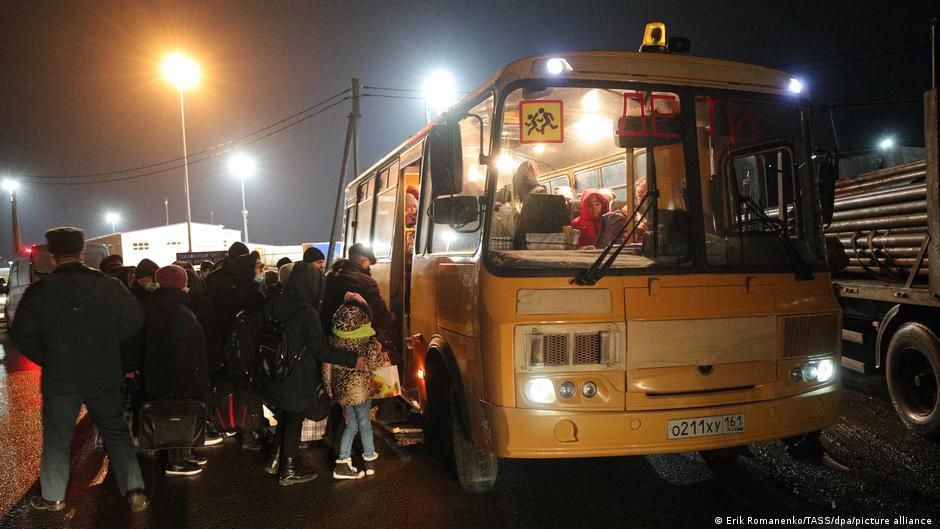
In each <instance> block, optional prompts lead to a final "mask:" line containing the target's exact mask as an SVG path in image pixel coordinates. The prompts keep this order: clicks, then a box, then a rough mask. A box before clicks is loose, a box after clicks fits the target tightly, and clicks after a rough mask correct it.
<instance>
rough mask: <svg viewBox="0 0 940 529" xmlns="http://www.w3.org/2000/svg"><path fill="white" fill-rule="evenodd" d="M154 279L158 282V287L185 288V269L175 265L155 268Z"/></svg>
mask: <svg viewBox="0 0 940 529" xmlns="http://www.w3.org/2000/svg"><path fill="white" fill-rule="evenodd" d="M153 278H154V279H156V280H157V283H160V288H178V289H180V290H182V289H184V288H186V270H183V267H181V266H176V265H168V266H164V267H163V268H161V269H159V270H157V273H156V274H154V277H153Z"/></svg>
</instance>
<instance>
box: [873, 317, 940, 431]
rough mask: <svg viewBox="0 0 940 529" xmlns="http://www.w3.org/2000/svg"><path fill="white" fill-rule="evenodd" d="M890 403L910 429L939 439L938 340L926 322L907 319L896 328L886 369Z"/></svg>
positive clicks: (939, 356)
mask: <svg viewBox="0 0 940 529" xmlns="http://www.w3.org/2000/svg"><path fill="white" fill-rule="evenodd" d="M885 376H886V378H887V382H888V393H889V394H890V395H891V403H892V404H893V405H894V409H895V411H896V412H897V413H898V416H899V417H900V418H901V421H902V422H903V423H904V424H905V426H907V427H908V428H909V429H910V430H912V431H913V432H915V433H916V434H918V435H920V436H921V437H924V438H927V439H933V440H937V439H940V398H938V392H937V389H938V381H940V340H938V339H937V335H936V334H934V332H933V331H932V330H930V329H929V328H928V327H927V326H926V325H924V324H922V323H919V322H914V321H912V322H907V323H905V324H903V325H901V326H900V327H898V330H897V331H895V333H894V335H893V336H892V337H891V342H890V345H889V346H888V355H887V362H886V368H885Z"/></svg>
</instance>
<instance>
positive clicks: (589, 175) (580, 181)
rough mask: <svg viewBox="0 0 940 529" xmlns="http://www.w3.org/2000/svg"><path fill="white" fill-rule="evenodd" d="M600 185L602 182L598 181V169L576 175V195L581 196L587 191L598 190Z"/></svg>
mask: <svg viewBox="0 0 940 529" xmlns="http://www.w3.org/2000/svg"><path fill="white" fill-rule="evenodd" d="M599 184H600V182H598V180H597V169H587V170H585V171H578V172H576V173H575V174H574V190H575V192H576V193H575V194H578V195H580V194H581V193H583V192H584V190H585V189H597V188H598V187H600V185H599Z"/></svg>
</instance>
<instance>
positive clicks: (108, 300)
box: [11, 228, 149, 512]
mask: <svg viewBox="0 0 940 529" xmlns="http://www.w3.org/2000/svg"><path fill="white" fill-rule="evenodd" d="M46 241H47V243H48V248H49V253H50V254H52V259H53V261H54V262H55V264H56V265H57V266H56V269H55V271H54V272H53V273H51V274H49V275H48V276H46V277H44V278H43V279H42V280H41V281H39V282H38V283H35V284H34V285H32V286H31V287H29V289H27V291H26V294H25V295H24V296H23V300H22V301H21V302H20V305H19V308H18V310H17V311H16V319H15V320H14V322H13V328H12V329H11V336H12V338H13V342H14V343H15V344H16V346H17V348H18V349H19V350H20V352H21V353H23V355H24V356H26V357H27V358H29V359H30V360H32V361H33V362H35V363H37V364H39V365H40V366H42V383H41V389H42V395H43V403H42V429H43V452H42V459H41V462H40V483H41V485H42V495H41V496H36V497H34V498H32V499H31V500H30V505H31V506H32V507H33V508H35V509H39V510H48V511H60V510H62V509H64V508H65V492H66V486H67V484H68V480H69V450H70V445H71V442H72V434H73V433H74V432H75V419H76V417H78V413H79V409H80V408H81V406H82V404H84V405H85V407H86V408H87V409H88V413H89V415H90V416H91V419H92V421H93V422H94V423H95V427H96V428H97V429H98V433H99V434H100V435H101V437H102V438H104V442H105V447H106V449H107V451H108V455H109V456H110V459H111V466H112V468H113V469H114V473H115V477H116V478H117V483H118V487H119V488H120V490H121V493H122V494H125V495H126V496H127V498H128V501H129V503H130V506H131V510H132V511H134V512H140V511H144V510H146V509H147V508H148V506H149V501H148V500H147V496H146V495H145V494H144V492H143V489H144V480H143V477H142V476H141V473H140V466H139V465H138V463H137V454H136V453H135V451H134V446H133V444H131V438H130V435H129V433H128V430H127V424H126V423H125V422H124V417H123V413H124V408H123V400H122V397H121V384H122V382H123V380H124V373H123V372H122V370H121V357H120V345H121V342H123V341H125V340H127V339H129V338H130V337H131V336H133V335H134V333H136V332H137V330H138V329H139V328H140V326H141V324H142V323H143V314H142V313H141V310H140V307H139V305H138V303H137V302H136V301H135V300H134V297H133V296H131V294H130V293H128V291H127V289H125V288H124V287H123V286H121V284H120V282H118V280H116V279H114V278H112V277H108V276H106V275H104V274H103V273H101V272H100V271H98V270H95V269H93V268H89V267H87V266H85V265H84V264H83V263H82V259H83V255H82V254H83V252H84V247H85V234H84V233H83V232H82V231H81V230H80V229H77V228H56V229H52V230H49V231H48V232H46Z"/></svg>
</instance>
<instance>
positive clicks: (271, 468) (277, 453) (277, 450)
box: [264, 443, 281, 475]
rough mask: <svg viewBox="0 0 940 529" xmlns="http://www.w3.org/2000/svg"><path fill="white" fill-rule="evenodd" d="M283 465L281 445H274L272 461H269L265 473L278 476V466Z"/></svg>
mask: <svg viewBox="0 0 940 529" xmlns="http://www.w3.org/2000/svg"><path fill="white" fill-rule="evenodd" d="M280 463H281V443H278V444H276V445H274V447H273V448H272V449H271V459H269V460H268V466H266V467H264V471H265V472H267V473H268V474H272V475H273V474H277V470H278V466H280Z"/></svg>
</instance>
